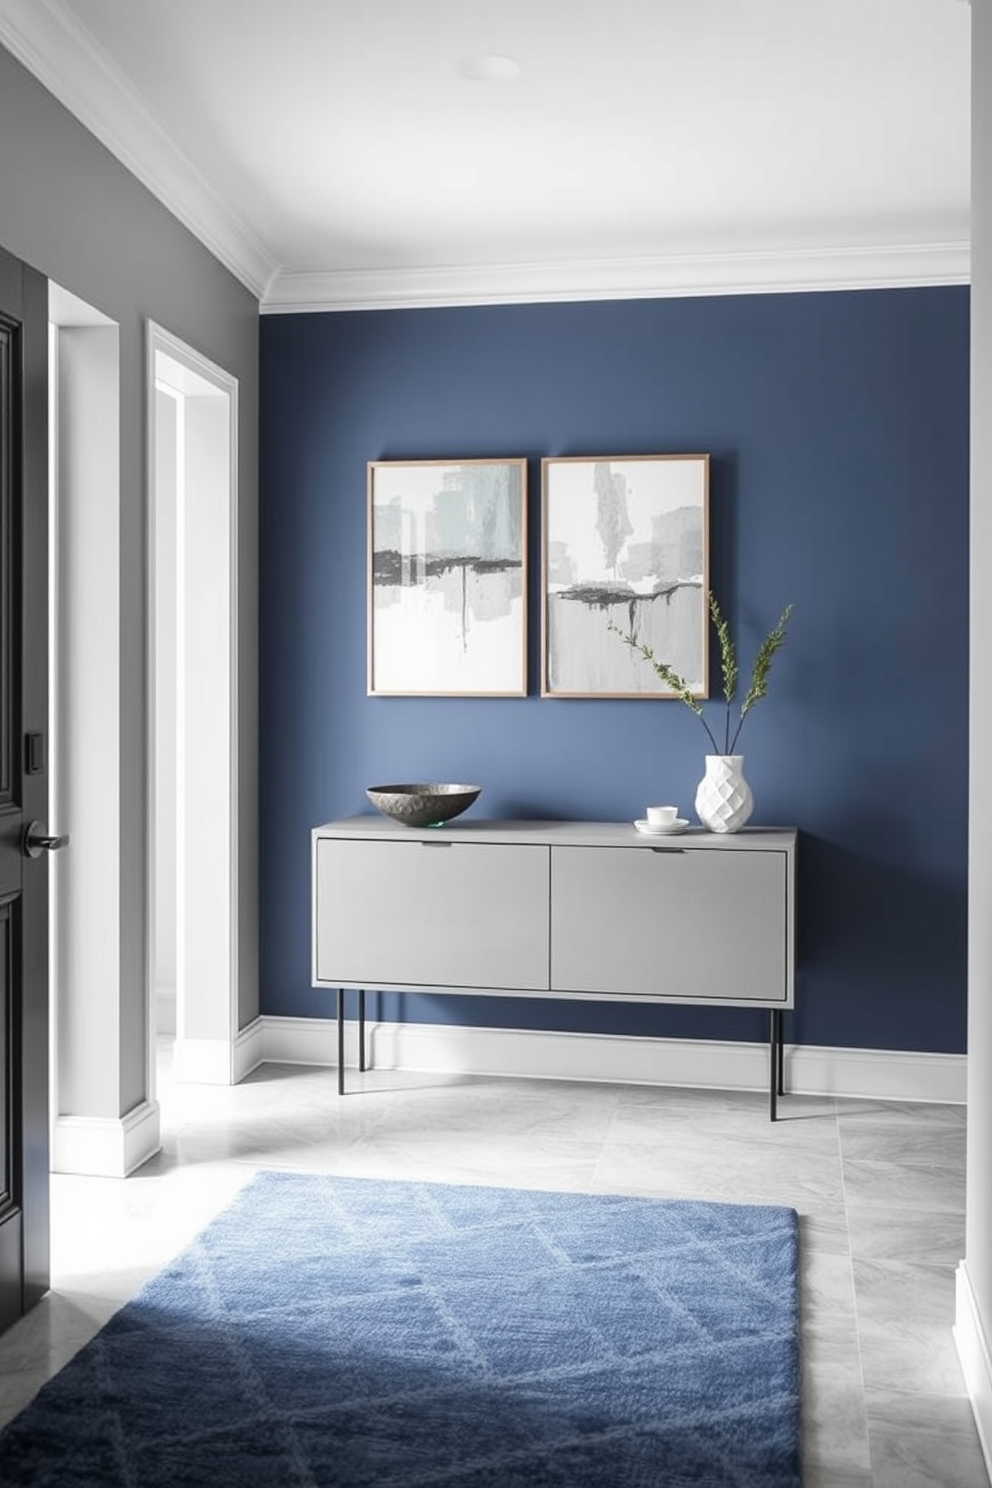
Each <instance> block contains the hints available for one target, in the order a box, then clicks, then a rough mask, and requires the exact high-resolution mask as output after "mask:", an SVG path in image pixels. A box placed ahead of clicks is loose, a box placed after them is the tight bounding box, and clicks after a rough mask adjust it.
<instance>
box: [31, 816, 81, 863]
mask: <svg viewBox="0 0 992 1488" xmlns="http://www.w3.org/2000/svg"><path fill="white" fill-rule="evenodd" d="M68 841H69V833H68V832H63V833H62V834H61V836H59V837H50V836H48V834H47V833H46V832H45V829H44V827H43V826H42V825H41V822H36V821H33V822H28V824H27V826H26V827H25V828H24V837H23V839H22V843H21V845H22V847H23V849H24V856H25V857H26V858H40V857H41V855H42V853H43V852H57V851H58V849H59V848H60V847H65V846H66V844H67V843H68Z"/></svg>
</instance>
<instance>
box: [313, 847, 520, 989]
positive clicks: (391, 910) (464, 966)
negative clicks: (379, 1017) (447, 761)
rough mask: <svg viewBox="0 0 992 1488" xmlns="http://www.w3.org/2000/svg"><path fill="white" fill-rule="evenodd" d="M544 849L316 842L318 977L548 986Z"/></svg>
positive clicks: (368, 982) (373, 982)
mask: <svg viewBox="0 0 992 1488" xmlns="http://www.w3.org/2000/svg"><path fill="white" fill-rule="evenodd" d="M548 861H549V849H548V848H547V847H543V846H539V845H538V846H520V847H517V846H514V845H506V844H499V843H462V842H445V841H444V840H443V839H440V840H437V841H430V842H423V841H421V840H419V839H411V840H410V841H409V842H403V841H396V842H382V841H378V842H371V841H362V840H346V839H334V838H326V837H322V838H319V839H318V842H317V864H316V867H317V892H316V900H317V904H316V912H317V931H316V933H317V941H316V955H315V961H316V974H317V980H318V981H320V982H327V983H329V984H330V985H331V986H335V985H338V984H343V983H352V984H355V985H358V986H369V987H372V986H396V987H411V986H425V987H429V986H437V987H480V988H482V987H493V988H497V989H506V990H508V991H524V990H535V991H541V990H545V991H546V990H547V987H548V962H549V952H548Z"/></svg>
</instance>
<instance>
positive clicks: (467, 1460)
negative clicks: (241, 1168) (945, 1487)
mask: <svg viewBox="0 0 992 1488" xmlns="http://www.w3.org/2000/svg"><path fill="white" fill-rule="evenodd" d="M799 1392H800V1365H799V1301H798V1224H797V1219H796V1215H795V1212H794V1211H793V1210H791V1209H787V1208H781V1207H777V1206H754V1205H745V1204H714V1203H708V1202H706V1203H704V1202H691V1201H683V1200H670V1199H648V1198H631V1197H622V1196H614V1195H601V1194H596V1195H588V1194H563V1193H543V1192H536V1191H533V1190H519V1189H496V1188H482V1187H475V1186H466V1185H452V1184H441V1183H400V1182H385V1181H380V1180H377V1179H360V1178H338V1177H324V1176H313V1175H308V1174H295V1173H272V1172H268V1173H262V1174H259V1175H258V1176H257V1177H255V1178H254V1179H252V1181H251V1182H250V1183H249V1184H248V1185H247V1186H246V1187H245V1189H244V1190H243V1191H242V1192H241V1194H240V1195H239V1197H238V1198H237V1199H236V1200H235V1202H234V1204H233V1205H232V1206H231V1207H230V1208H229V1209H228V1210H226V1211H225V1212H224V1213H222V1214H220V1215H219V1216H218V1217H217V1218H216V1219H215V1220H213V1222H212V1223H211V1224H210V1225H208V1226H207V1228H206V1229H205V1230H204V1231H203V1232H202V1234H200V1235H199V1236H198V1237H197V1238H196V1240H195V1241H194V1242H193V1243H192V1244H191V1245H190V1246H189V1247H188V1248H187V1249H186V1250H185V1251H184V1252H183V1253H182V1254H181V1255H180V1256H178V1257H177V1258H176V1259H175V1260H174V1261H173V1262H171V1263H170V1264H169V1265H168V1266H166V1267H165V1269H164V1270H163V1271H161V1272H159V1274H158V1275H157V1276H155V1277H153V1278H152V1279H151V1280H150V1281H149V1282H148V1283H147V1284H146V1285H145V1286H144V1287H143V1288H142V1289H141V1291H140V1292H139V1293H138V1294H137V1295H136V1296H135V1297H134V1298H133V1299H132V1300H131V1301H130V1302H128V1303H127V1304H126V1305H125V1306H124V1307H122V1308H121V1310H120V1311H119V1312H118V1313H116V1314H115V1316H114V1317H113V1318H112V1319H111V1320H110V1321H109V1323H107V1324H106V1325H105V1326H104V1327H103V1328H102V1329H101V1331H100V1332H99V1333H98V1334H97V1335H96V1336H95V1337H94V1338H93V1339H92V1340H91V1341H90V1343H88V1344H87V1345H86V1346H85V1347H84V1348H83V1349H82V1350H81V1351H80V1353H79V1354H77V1355H76V1356H75V1358H73V1359H72V1360H71V1361H70V1362H69V1363H68V1364H67V1365H66V1366H65V1367H64V1368H63V1369H62V1370H61V1371H60V1372H59V1374H57V1375H56V1376H54V1378H53V1379H51V1380H50V1381H49V1382H48V1383H47V1384H46V1385H45V1386H44V1387H43V1388H42V1390H41V1392H40V1393H39V1395H38V1396H37V1397H36V1399H35V1400H34V1401H33V1402H32V1403H31V1404H30V1405H29V1406H28V1407H27V1408H26V1409H25V1410H24V1411H23V1412H22V1414H21V1415H20V1416H19V1417H17V1419H16V1420H14V1421H13V1422H11V1423H10V1425H9V1426H7V1428H6V1429H5V1430H4V1431H3V1432H2V1433H0V1483H2V1484H3V1485H4V1488H22V1485H23V1488H27V1485H31V1488H45V1485H57V1488H325V1485H326V1488H331V1485H334V1488H373V1485H374V1488H435V1485H436V1488H689V1485H692V1488H724V1485H727V1488H729V1485H733V1488H798V1484H799V1482H800V1470H799V1416H800V1402H799Z"/></svg>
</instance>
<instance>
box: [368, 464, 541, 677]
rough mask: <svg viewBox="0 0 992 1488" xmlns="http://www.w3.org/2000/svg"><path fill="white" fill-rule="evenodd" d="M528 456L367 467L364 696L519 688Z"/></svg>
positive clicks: (523, 662) (523, 665)
mask: <svg viewBox="0 0 992 1488" xmlns="http://www.w3.org/2000/svg"><path fill="white" fill-rule="evenodd" d="M526 605H527V461H526V459H525V458H514V459H483V460H370V461H369V462H368V692H369V696H371V697H523V696H525V695H526V692H527V612H526Z"/></svg>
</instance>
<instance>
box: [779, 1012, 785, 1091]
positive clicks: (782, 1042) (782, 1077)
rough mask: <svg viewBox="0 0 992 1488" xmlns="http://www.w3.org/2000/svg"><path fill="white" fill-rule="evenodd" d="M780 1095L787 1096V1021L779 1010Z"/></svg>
mask: <svg viewBox="0 0 992 1488" xmlns="http://www.w3.org/2000/svg"><path fill="white" fill-rule="evenodd" d="M778 1093H779V1095H784V1094H785V1019H784V1018H783V1016H782V1009H781V1008H779V1010H778Z"/></svg>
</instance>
